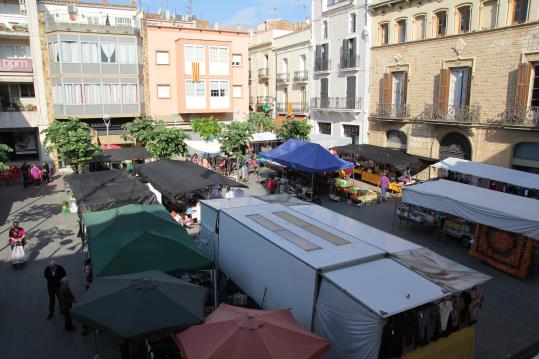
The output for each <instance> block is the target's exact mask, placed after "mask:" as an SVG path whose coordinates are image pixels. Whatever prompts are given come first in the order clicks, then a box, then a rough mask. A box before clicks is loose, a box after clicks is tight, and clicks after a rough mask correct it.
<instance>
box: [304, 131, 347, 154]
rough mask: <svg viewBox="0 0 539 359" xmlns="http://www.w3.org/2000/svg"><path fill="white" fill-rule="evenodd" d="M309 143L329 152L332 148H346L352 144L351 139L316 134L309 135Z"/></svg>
mask: <svg viewBox="0 0 539 359" xmlns="http://www.w3.org/2000/svg"><path fill="white" fill-rule="evenodd" d="M309 142H312V143H318V144H319V145H320V146H322V147H324V148H325V149H326V150H329V149H330V148H333V147H338V146H346V145H350V144H352V138H351V137H348V136H333V135H325V134H323V133H316V134H310V135H309Z"/></svg>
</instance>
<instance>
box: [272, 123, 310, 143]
mask: <svg viewBox="0 0 539 359" xmlns="http://www.w3.org/2000/svg"><path fill="white" fill-rule="evenodd" d="M311 128H312V126H311V125H310V124H309V123H308V122H307V121H306V120H294V119H293V118H287V119H285V120H284V121H283V122H282V123H281V127H279V130H278V131H277V135H278V136H279V138H281V139H282V140H283V141H285V140H288V139H289V138H294V139H296V140H301V141H309V133H311Z"/></svg>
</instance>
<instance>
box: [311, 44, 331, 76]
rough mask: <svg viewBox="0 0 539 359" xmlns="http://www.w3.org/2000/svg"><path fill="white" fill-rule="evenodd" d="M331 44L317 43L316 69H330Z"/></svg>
mask: <svg viewBox="0 0 539 359" xmlns="http://www.w3.org/2000/svg"><path fill="white" fill-rule="evenodd" d="M328 55H329V44H322V45H316V48H315V60H314V61H315V62H314V65H315V71H327V70H328V69H329V56H328Z"/></svg>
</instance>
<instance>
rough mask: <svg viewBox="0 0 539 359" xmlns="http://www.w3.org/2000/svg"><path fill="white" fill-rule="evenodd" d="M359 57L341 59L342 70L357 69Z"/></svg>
mask: <svg viewBox="0 0 539 359" xmlns="http://www.w3.org/2000/svg"><path fill="white" fill-rule="evenodd" d="M357 60H358V58H357V56H343V57H341V66H340V68H341V70H347V69H355V68H357V67H358V61H357Z"/></svg>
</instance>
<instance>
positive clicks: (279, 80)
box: [276, 73, 290, 85]
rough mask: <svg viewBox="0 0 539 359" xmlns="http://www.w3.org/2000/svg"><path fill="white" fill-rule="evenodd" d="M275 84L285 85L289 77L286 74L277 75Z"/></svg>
mask: <svg viewBox="0 0 539 359" xmlns="http://www.w3.org/2000/svg"><path fill="white" fill-rule="evenodd" d="M276 80H277V84H281V85H286V84H287V83H289V82H290V75H288V74H287V73H280V74H277V79H276Z"/></svg>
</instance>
